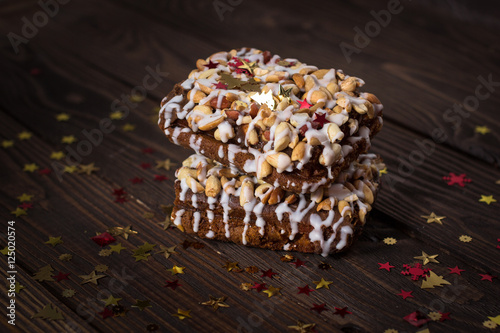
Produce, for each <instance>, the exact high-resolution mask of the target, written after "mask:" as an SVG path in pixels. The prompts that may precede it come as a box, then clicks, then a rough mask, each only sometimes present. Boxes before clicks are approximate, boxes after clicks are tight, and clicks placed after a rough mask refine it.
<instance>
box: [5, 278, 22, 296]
mask: <svg viewBox="0 0 500 333" xmlns="http://www.w3.org/2000/svg"><path fill="white" fill-rule="evenodd" d="M24 288H25V287H24V286H23V285H22V284H20V283H19V282H17V281H16V283H15V284H14V292H15V293H16V294H19V293H20V292H21V290H23V289H24ZM7 289H9V291H10V290H11V289H10V285H9V284H7Z"/></svg>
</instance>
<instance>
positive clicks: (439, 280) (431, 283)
mask: <svg viewBox="0 0 500 333" xmlns="http://www.w3.org/2000/svg"><path fill="white" fill-rule="evenodd" d="M445 284H451V283H450V282H448V281H446V280H445V279H443V277H442V276H441V275H437V274H436V273H434V272H433V271H429V276H427V277H425V279H424V281H422V285H421V286H420V288H422V289H430V288H434V287H442V286H443V285H445Z"/></svg>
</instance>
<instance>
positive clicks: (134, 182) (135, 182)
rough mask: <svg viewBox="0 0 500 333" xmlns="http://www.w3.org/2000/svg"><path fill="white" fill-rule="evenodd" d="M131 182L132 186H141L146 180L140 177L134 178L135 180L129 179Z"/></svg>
mask: <svg viewBox="0 0 500 333" xmlns="http://www.w3.org/2000/svg"><path fill="white" fill-rule="evenodd" d="M129 180H130V182H131V183H132V184H140V183H142V182H144V179H143V178H139V177H134V178H132V179H129Z"/></svg>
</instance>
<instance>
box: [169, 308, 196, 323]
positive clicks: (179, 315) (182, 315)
mask: <svg viewBox="0 0 500 333" xmlns="http://www.w3.org/2000/svg"><path fill="white" fill-rule="evenodd" d="M190 313H191V310H182V309H177V313H173V314H172V316H174V317H177V318H179V319H180V320H184V319H186V318H192V317H191V314H190Z"/></svg>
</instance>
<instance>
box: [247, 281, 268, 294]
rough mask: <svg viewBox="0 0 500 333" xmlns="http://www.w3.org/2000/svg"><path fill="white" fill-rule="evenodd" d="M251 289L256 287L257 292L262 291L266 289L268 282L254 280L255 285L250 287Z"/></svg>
mask: <svg viewBox="0 0 500 333" xmlns="http://www.w3.org/2000/svg"><path fill="white" fill-rule="evenodd" d="M250 288H251V289H255V290H257V292H259V293H260V292H261V291H262V290H266V289H267V287H266V284H265V283H257V282H254V283H253V286H252V287H250Z"/></svg>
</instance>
